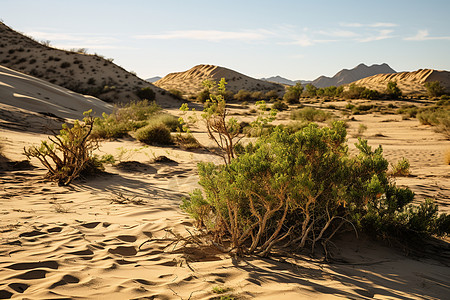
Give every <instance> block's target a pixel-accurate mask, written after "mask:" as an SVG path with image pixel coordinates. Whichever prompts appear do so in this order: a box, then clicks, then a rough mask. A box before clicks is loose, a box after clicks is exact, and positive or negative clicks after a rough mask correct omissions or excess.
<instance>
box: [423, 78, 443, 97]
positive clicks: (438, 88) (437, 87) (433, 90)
mask: <svg viewBox="0 0 450 300" xmlns="http://www.w3.org/2000/svg"><path fill="white" fill-rule="evenodd" d="M425 88H426V89H427V92H428V95H430V96H431V97H439V96H441V95H443V94H444V93H445V90H444V87H443V86H442V85H441V83H440V82H439V81H429V82H425Z"/></svg>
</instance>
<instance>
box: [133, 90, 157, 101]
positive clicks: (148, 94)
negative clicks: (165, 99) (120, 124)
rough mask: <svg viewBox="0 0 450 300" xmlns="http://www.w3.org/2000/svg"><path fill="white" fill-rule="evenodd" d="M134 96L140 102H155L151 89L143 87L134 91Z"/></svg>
mask: <svg viewBox="0 0 450 300" xmlns="http://www.w3.org/2000/svg"><path fill="white" fill-rule="evenodd" d="M136 95H137V96H138V97H139V99H141V100H149V101H153V100H155V92H154V91H153V90H152V88H151V87H144V88H141V89H138V90H137V91H136Z"/></svg>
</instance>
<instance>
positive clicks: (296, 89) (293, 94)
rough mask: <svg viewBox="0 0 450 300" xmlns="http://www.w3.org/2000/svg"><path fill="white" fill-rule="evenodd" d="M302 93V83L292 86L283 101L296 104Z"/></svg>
mask: <svg viewBox="0 0 450 300" xmlns="http://www.w3.org/2000/svg"><path fill="white" fill-rule="evenodd" d="M302 93H303V86H302V84H301V83H300V82H297V83H296V84H295V85H294V86H290V87H288V88H287V91H286V93H285V94H284V96H283V100H284V101H286V102H287V103H289V104H296V103H298V101H299V99H300V96H301V95H302Z"/></svg>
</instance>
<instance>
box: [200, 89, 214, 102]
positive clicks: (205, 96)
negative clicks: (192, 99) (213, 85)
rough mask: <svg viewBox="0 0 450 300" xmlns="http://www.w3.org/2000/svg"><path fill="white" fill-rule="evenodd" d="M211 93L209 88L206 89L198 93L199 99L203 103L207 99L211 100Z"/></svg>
mask: <svg viewBox="0 0 450 300" xmlns="http://www.w3.org/2000/svg"><path fill="white" fill-rule="evenodd" d="M210 94H211V93H210V92H209V90H208V89H204V90H203V91H201V92H200V93H198V95H197V101H200V102H201V103H204V102H206V101H207V100H209V95H210Z"/></svg>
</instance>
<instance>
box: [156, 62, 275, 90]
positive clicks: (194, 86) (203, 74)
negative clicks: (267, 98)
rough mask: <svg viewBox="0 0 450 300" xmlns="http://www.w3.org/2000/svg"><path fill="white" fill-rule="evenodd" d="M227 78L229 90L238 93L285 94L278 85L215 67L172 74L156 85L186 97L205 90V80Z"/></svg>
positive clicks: (200, 67) (202, 67)
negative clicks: (274, 92) (173, 90)
mask: <svg viewBox="0 0 450 300" xmlns="http://www.w3.org/2000/svg"><path fill="white" fill-rule="evenodd" d="M221 78H225V80H226V81H227V83H228V84H227V90H229V91H232V92H234V93H237V92H238V91H239V90H247V91H270V90H276V91H278V92H284V87H283V86H282V85H280V84H278V83H273V82H267V81H264V80H259V79H255V78H252V77H249V76H247V75H244V74H241V73H239V72H236V71H233V70H230V69H227V68H224V67H219V66H214V65H198V66H195V67H193V68H191V69H189V70H187V71H184V72H176V73H170V74H168V75H167V76H165V77H163V78H162V79H160V80H158V81H156V82H155V85H156V86H158V87H160V88H163V89H166V90H170V89H176V90H179V91H181V92H182V93H183V94H184V95H187V96H190V95H196V94H198V93H199V92H200V91H202V90H203V88H204V87H203V84H202V83H203V81H204V80H213V81H216V82H218V81H220V79H221Z"/></svg>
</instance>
